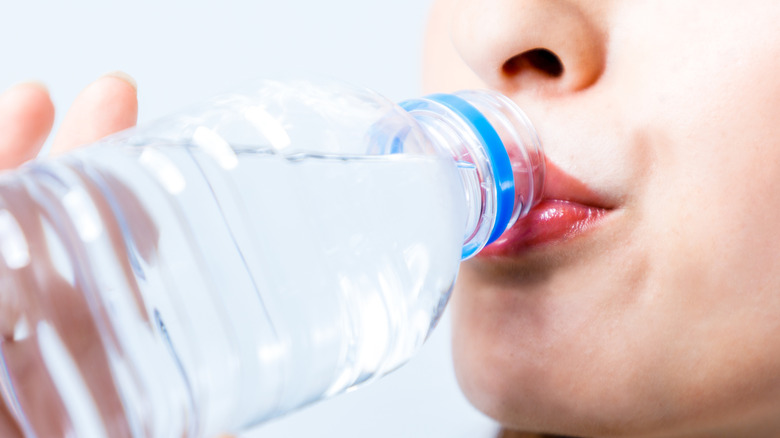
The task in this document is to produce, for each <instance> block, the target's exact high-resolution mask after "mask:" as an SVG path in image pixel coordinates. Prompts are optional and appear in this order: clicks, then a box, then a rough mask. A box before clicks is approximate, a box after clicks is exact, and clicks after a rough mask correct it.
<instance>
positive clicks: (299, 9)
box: [0, 0, 495, 438]
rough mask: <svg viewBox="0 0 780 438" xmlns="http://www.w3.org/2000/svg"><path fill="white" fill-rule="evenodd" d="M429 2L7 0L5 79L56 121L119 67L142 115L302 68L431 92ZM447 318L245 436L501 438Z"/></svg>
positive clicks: (1, 76) (401, 92)
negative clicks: (468, 382) (404, 359)
mask: <svg viewBox="0 0 780 438" xmlns="http://www.w3.org/2000/svg"><path fill="white" fill-rule="evenodd" d="M428 6H429V1H427V0H392V1H391V0H386V1H377V0H255V1H249V0H246V1H243V2H227V1H222V2H219V4H217V2H204V1H187V2H185V1H177V2H174V1H167V2H166V1H150V0H125V1H122V2H115V1H108V0H102V1H101V0H70V1H55V0H48V1H33V0H29V1H28V0H24V1H9V0H5V1H3V2H2V3H0V60H1V61H0V62H2V63H1V64H0V87H1V88H7V87H8V86H10V85H12V84H13V83H15V82H18V81H22V80H29V79H36V80H40V81H43V82H44V83H45V84H47V85H48V87H49V88H50V90H51V94H52V97H53V100H54V102H55V105H56V106H57V108H58V113H57V121H56V123H59V121H60V120H61V119H62V115H63V113H64V110H65V109H66V108H67V106H68V105H69V104H70V102H71V101H72V100H73V99H74V98H75V96H76V94H77V93H78V92H79V90H80V89H81V88H82V87H83V86H85V85H87V84H88V83H89V82H90V81H91V80H93V79H94V78H96V77H98V76H100V75H101V74H103V73H105V72H108V71H112V70H117V69H119V70H124V71H126V72H128V73H130V74H131V75H132V76H134V77H135V78H136V79H137V80H138V83H139V99H140V115H139V121H140V122H141V123H143V122H144V121H148V120H151V119H153V118H156V117H159V116H161V115H163V114H166V113H168V112H171V111H173V110H175V109H176V108H178V107H181V106H183V105H184V104H187V103H190V102H193V101H197V100H199V99H201V98H204V97H207V96H209V95H212V94H214V93H216V92H218V91H220V90H223V89H227V88H230V87H231V86H234V85H235V84H238V83H240V82H242V81H246V80H248V79H250V78H257V77H268V76H274V77H279V76H284V75H286V74H291V73H293V74H297V73H299V72H305V73H312V74H322V75H328V76H332V77H336V78H341V79H344V80H347V81H349V82H352V83H356V84H359V85H364V86H368V87H370V88H373V89H375V90H377V91H379V92H380V93H383V94H385V95H386V96H388V97H390V98H391V99H394V100H399V99H403V98H407V97H413V96H415V95H417V94H419V93H420V89H419V81H418V77H419V71H420V57H421V53H420V48H421V44H420V42H421V39H422V32H423V27H424V22H425V15H426V13H427V9H428ZM449 354H450V349H449V321H448V320H447V319H446V318H445V320H444V322H443V323H442V326H441V327H440V328H439V330H438V331H437V332H436V333H435V335H434V336H433V338H432V339H431V340H430V342H429V343H428V344H427V345H426V347H425V348H424V349H423V351H422V352H421V353H420V354H419V356H418V357H417V358H415V359H414V360H413V361H412V362H411V363H410V364H408V365H407V366H405V367H403V368H401V369H400V370H399V371H397V372H395V373H394V374H392V375H390V376H388V377H386V378H385V379H383V380H381V381H379V382H376V383H374V384H372V385H370V386H369V387H365V388H362V389H360V390H358V391H355V392H352V393H350V394H346V395H342V396H339V397H336V398H334V399H332V400H329V401H326V402H322V403H319V404H318V405H316V406H314V407H311V408H307V409H304V410H302V411H300V412H298V413H294V414H291V415H289V416H287V417H285V418H283V419H280V420H276V421H272V422H270V423H268V424H265V425H262V426H261V427H259V428H258V429H255V430H253V431H250V432H247V433H246V434H245V437H250V438H255V437H256V438H260V437H291V438H295V437H361V438H362V437H372V438H384V437H387V438H391V437H392V438H399V437H411V438H414V437H448V438H452V437H455V438H458V437H463V438H479V437H488V436H491V435H492V434H493V433H494V431H495V426H494V425H493V423H492V422H491V421H489V420H487V419H486V418H485V417H483V416H482V415H481V414H479V413H477V412H476V411H474V409H473V408H471V407H470V406H469V405H468V403H467V402H466V401H465V400H464V398H463V396H462V395H461V394H460V392H459V390H458V389H457V386H456V383H455V379H454V375H453V371H452V365H451V364H450V359H449Z"/></svg>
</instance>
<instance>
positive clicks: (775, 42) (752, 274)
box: [425, 0, 780, 436]
mask: <svg viewBox="0 0 780 438" xmlns="http://www.w3.org/2000/svg"><path fill="white" fill-rule="evenodd" d="M778 23H780V2H778V1H776V0H764V1H762V0H708V1H701V0H582V1H580V0H440V1H437V2H436V4H435V5H434V9H433V13H432V19H431V22H430V26H429V31H428V38H427V44H426V55H425V58H426V70H425V85H426V88H427V91H431V92H433V91H453V90H456V89H462V88H480V87H482V88H484V87H489V88H493V89H496V90H499V91H501V92H503V93H505V94H507V95H508V96H510V97H512V98H513V99H514V100H515V101H516V102H518V103H519V104H520V106H521V107H522V108H523V109H524V110H525V111H526V112H527V113H528V115H529V117H530V118H531V120H533V121H534V124H535V126H536V128H537V130H538V132H539V136H540V138H541V140H542V143H543V145H544V148H545V152H546V154H547V156H548V160H549V162H551V163H552V164H553V166H552V167H555V168H557V169H559V170H557V171H554V174H555V175H556V176H555V178H554V179H555V180H554V181H551V185H550V189H549V191H548V192H547V197H548V198H549V202H547V203H544V204H542V207H541V209H540V208H537V210H536V211H535V212H533V213H532V220H527V221H525V222H524V223H521V224H519V228H517V229H516V230H515V231H513V232H512V233H510V237H509V238H508V239H509V241H505V242H503V244H502V245H499V246H498V247H497V249H496V248H494V249H492V250H488V251H486V254H485V255H483V256H481V257H478V258H476V259H475V260H472V261H470V262H468V263H466V264H465V265H464V266H463V268H462V271H461V276H460V279H459V284H458V287H457V289H456V292H455V296H454V303H453V305H454V318H455V321H454V325H455V329H454V334H453V336H454V355H455V362H456V369H457V373H458V378H459V380H460V383H461V386H462V387H463V389H464V391H465V392H466V394H467V396H468V397H469V398H470V400H471V401H472V402H473V403H474V404H475V405H476V406H477V407H478V408H480V409H482V410H483V411H485V412H486V413H487V414H489V415H491V416H493V417H494V418H496V419H497V420H499V421H500V422H501V423H502V424H504V425H505V426H507V427H510V428H515V429H519V430H526V431H544V432H549V433H557V434H566V435H577V436H580V435H588V436H591V435H598V436H627V435H628V436H688V435H692V436H696V435H702V436H718V435H719V434H723V435H727V436H761V434H769V433H770V432H777V431H779V430H780V231H778V228H780V79H778V78H779V77H780V76H779V74H780V73H779V72H780V31H778V29H780V28H779V27H778ZM563 175H568V176H563ZM562 200H564V201H569V202H561V201H562ZM523 226H525V227H526V229H522V227H523Z"/></svg>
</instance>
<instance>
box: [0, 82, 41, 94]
mask: <svg viewBox="0 0 780 438" xmlns="http://www.w3.org/2000/svg"><path fill="white" fill-rule="evenodd" d="M20 87H33V88H38V89H40V90H42V91H43V92H45V93H47V94H48V93H49V87H47V86H46V84H44V83H43V82H41V81H38V80H29V81H21V82H17V83H15V84H13V85H11V86H10V87H8V88H7V89H6V90H5V92H8V91H11V90H13V89H16V88H20Z"/></svg>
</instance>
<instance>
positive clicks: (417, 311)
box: [0, 82, 544, 438]
mask: <svg viewBox="0 0 780 438" xmlns="http://www.w3.org/2000/svg"><path fill="white" fill-rule="evenodd" d="M543 177H544V158H543V155H542V152H541V149H540V145H539V141H538V139H537V138H536V135H535V132H534V130H533V127H532V126H531V124H530V123H529V122H528V120H527V119H526V117H525V116H524V115H523V114H522V112H521V111H520V110H519V109H518V108H517V107H516V106H515V105H514V104H513V103H512V102H511V101H510V100H509V99H507V98H505V97H503V96H501V95H499V94H496V93H493V92H487V91H467V92H462V93H456V94H451V95H434V96H429V97H427V98H422V99H415V100H410V101H407V102H404V103H403V104H401V105H400V106H399V105H395V104H393V103H391V102H389V101H387V100H385V99H384V98H382V97H380V96H378V95H376V94H374V93H372V92H369V91H366V90H362V89H354V88H350V87H347V86H343V85H337V84H330V83H329V84H312V83H309V82H263V83H260V84H259V85H257V86H253V87H250V88H248V89H246V90H243V91H241V92H237V93H231V94H226V95H222V96H219V97H217V98H215V99H213V100H211V101H209V102H207V103H205V104H203V105H201V106H197V107H194V108H190V109H189V110H185V111H182V112H180V113H178V114H176V115H174V116H171V117H168V118H165V119H162V120H159V121H157V122H155V123H152V124H149V125H147V126H145V127H141V128H134V129H131V130H128V131H125V132H122V133H119V134H117V135H114V136H112V137H109V138H107V139H105V140H103V141H100V142H99V143H97V144H96V145H93V146H91V147H88V148H85V149H82V150H79V151H77V152H74V153H71V154H69V155H67V156H64V157H60V158H58V159H55V160H47V161H39V162H35V163H32V164H30V165H27V166H25V167H24V168H22V169H19V170H16V171H13V172H10V173H5V174H3V175H2V176H0V335H2V338H0V393H2V398H3V400H4V403H5V406H6V408H5V409H6V410H7V411H9V413H8V414H7V416H9V417H11V418H12V419H13V421H15V422H16V427H17V428H18V432H19V433H21V434H24V435H25V436H30V437H35V436H37V437H51V436H78V437H103V436H110V437H155V438H156V437H182V436H186V437H210V436H214V435H216V434H218V433H225V432H236V431H240V430H242V429H244V428H247V427H248V426H250V425H253V424H256V423H258V422H261V421H263V420H266V419H269V418H272V417H274V416H278V415H281V414H284V413H286V412H289V411H290V410H293V409H295V408H298V407H300V406H303V405H305V404H308V403H311V402H313V401H316V400H319V399H322V398H325V397H328V396H331V395H333V394H337V393H340V392H343V391H345V390H347V389H350V388H353V387H355V386H356V385H359V384H361V383H364V382H366V381H370V380H372V379H375V378H377V377H378V376H381V375H383V374H385V373H387V372H389V371H391V370H393V369H394V368H396V367H398V366H399V365H401V364H402V363H403V362H405V361H406V360H407V359H409V358H410V356H412V355H413V354H414V353H415V351H417V349H418V348H419V347H420V346H421V344H422V343H423V342H424V340H425V339H426V337H427V336H428V335H429V333H430V332H431V330H432V329H433V328H434V326H435V325H436V322H437V320H438V318H439V316H440V315H441V313H442V310H443V308H444V306H445V304H446V302H447V299H448V297H449V293H450V290H451V288H452V285H453V282H454V281H455V277H456V274H457V272H458V265H459V262H460V261H461V259H463V258H468V257H470V256H472V255H474V254H475V253H477V252H478V251H479V250H480V249H481V248H482V247H484V246H485V245H486V244H487V243H489V242H490V241H492V240H494V239H495V238H497V237H498V236H499V235H500V234H501V233H502V232H503V231H504V230H505V229H506V228H507V227H509V226H511V224H512V223H513V222H514V221H515V220H516V219H517V218H518V217H519V216H520V215H522V214H524V213H525V212H527V211H528V210H529V209H530V207H531V206H532V205H533V204H534V203H535V202H537V201H538V199H539V197H540V194H541V190H542V183H543ZM2 418H3V415H2V412H1V411H0V419H2ZM0 430H2V428H1V427H0Z"/></svg>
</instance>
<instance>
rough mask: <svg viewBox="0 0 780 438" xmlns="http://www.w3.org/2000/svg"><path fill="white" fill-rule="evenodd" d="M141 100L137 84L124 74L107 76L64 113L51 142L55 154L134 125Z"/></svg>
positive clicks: (90, 87) (93, 84) (94, 84)
mask: <svg viewBox="0 0 780 438" xmlns="http://www.w3.org/2000/svg"><path fill="white" fill-rule="evenodd" d="M137 116H138V99H137V96H136V86H135V81H134V80H133V79H132V78H131V77H130V76H128V75H127V74H125V73H122V72H115V73H109V74H107V75H104V76H103V77H101V78H100V79H98V80H96V81H95V82H93V83H91V84H90V85H88V86H87V88H85V89H84V90H83V91H82V92H81V93H80V94H79V95H78V96H77V97H76V100H75V101H74V102H73V105H72V106H71V107H70V109H69V110H68V112H67V114H65V118H64V119H63V121H62V126H61V127H60V129H59V132H58V133H57V136H56V137H55V138H54V142H53V143H52V148H51V152H52V154H61V153H63V152H66V151H68V150H71V149H73V148H75V147H78V146H81V145H84V144H88V143H93V142H95V141H97V140H99V139H101V138H103V137H105V136H107V135H108V134H113V133H114V132H117V131H121V130H122V129H126V128H129V127H131V126H133V125H135V121H136V118H137Z"/></svg>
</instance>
